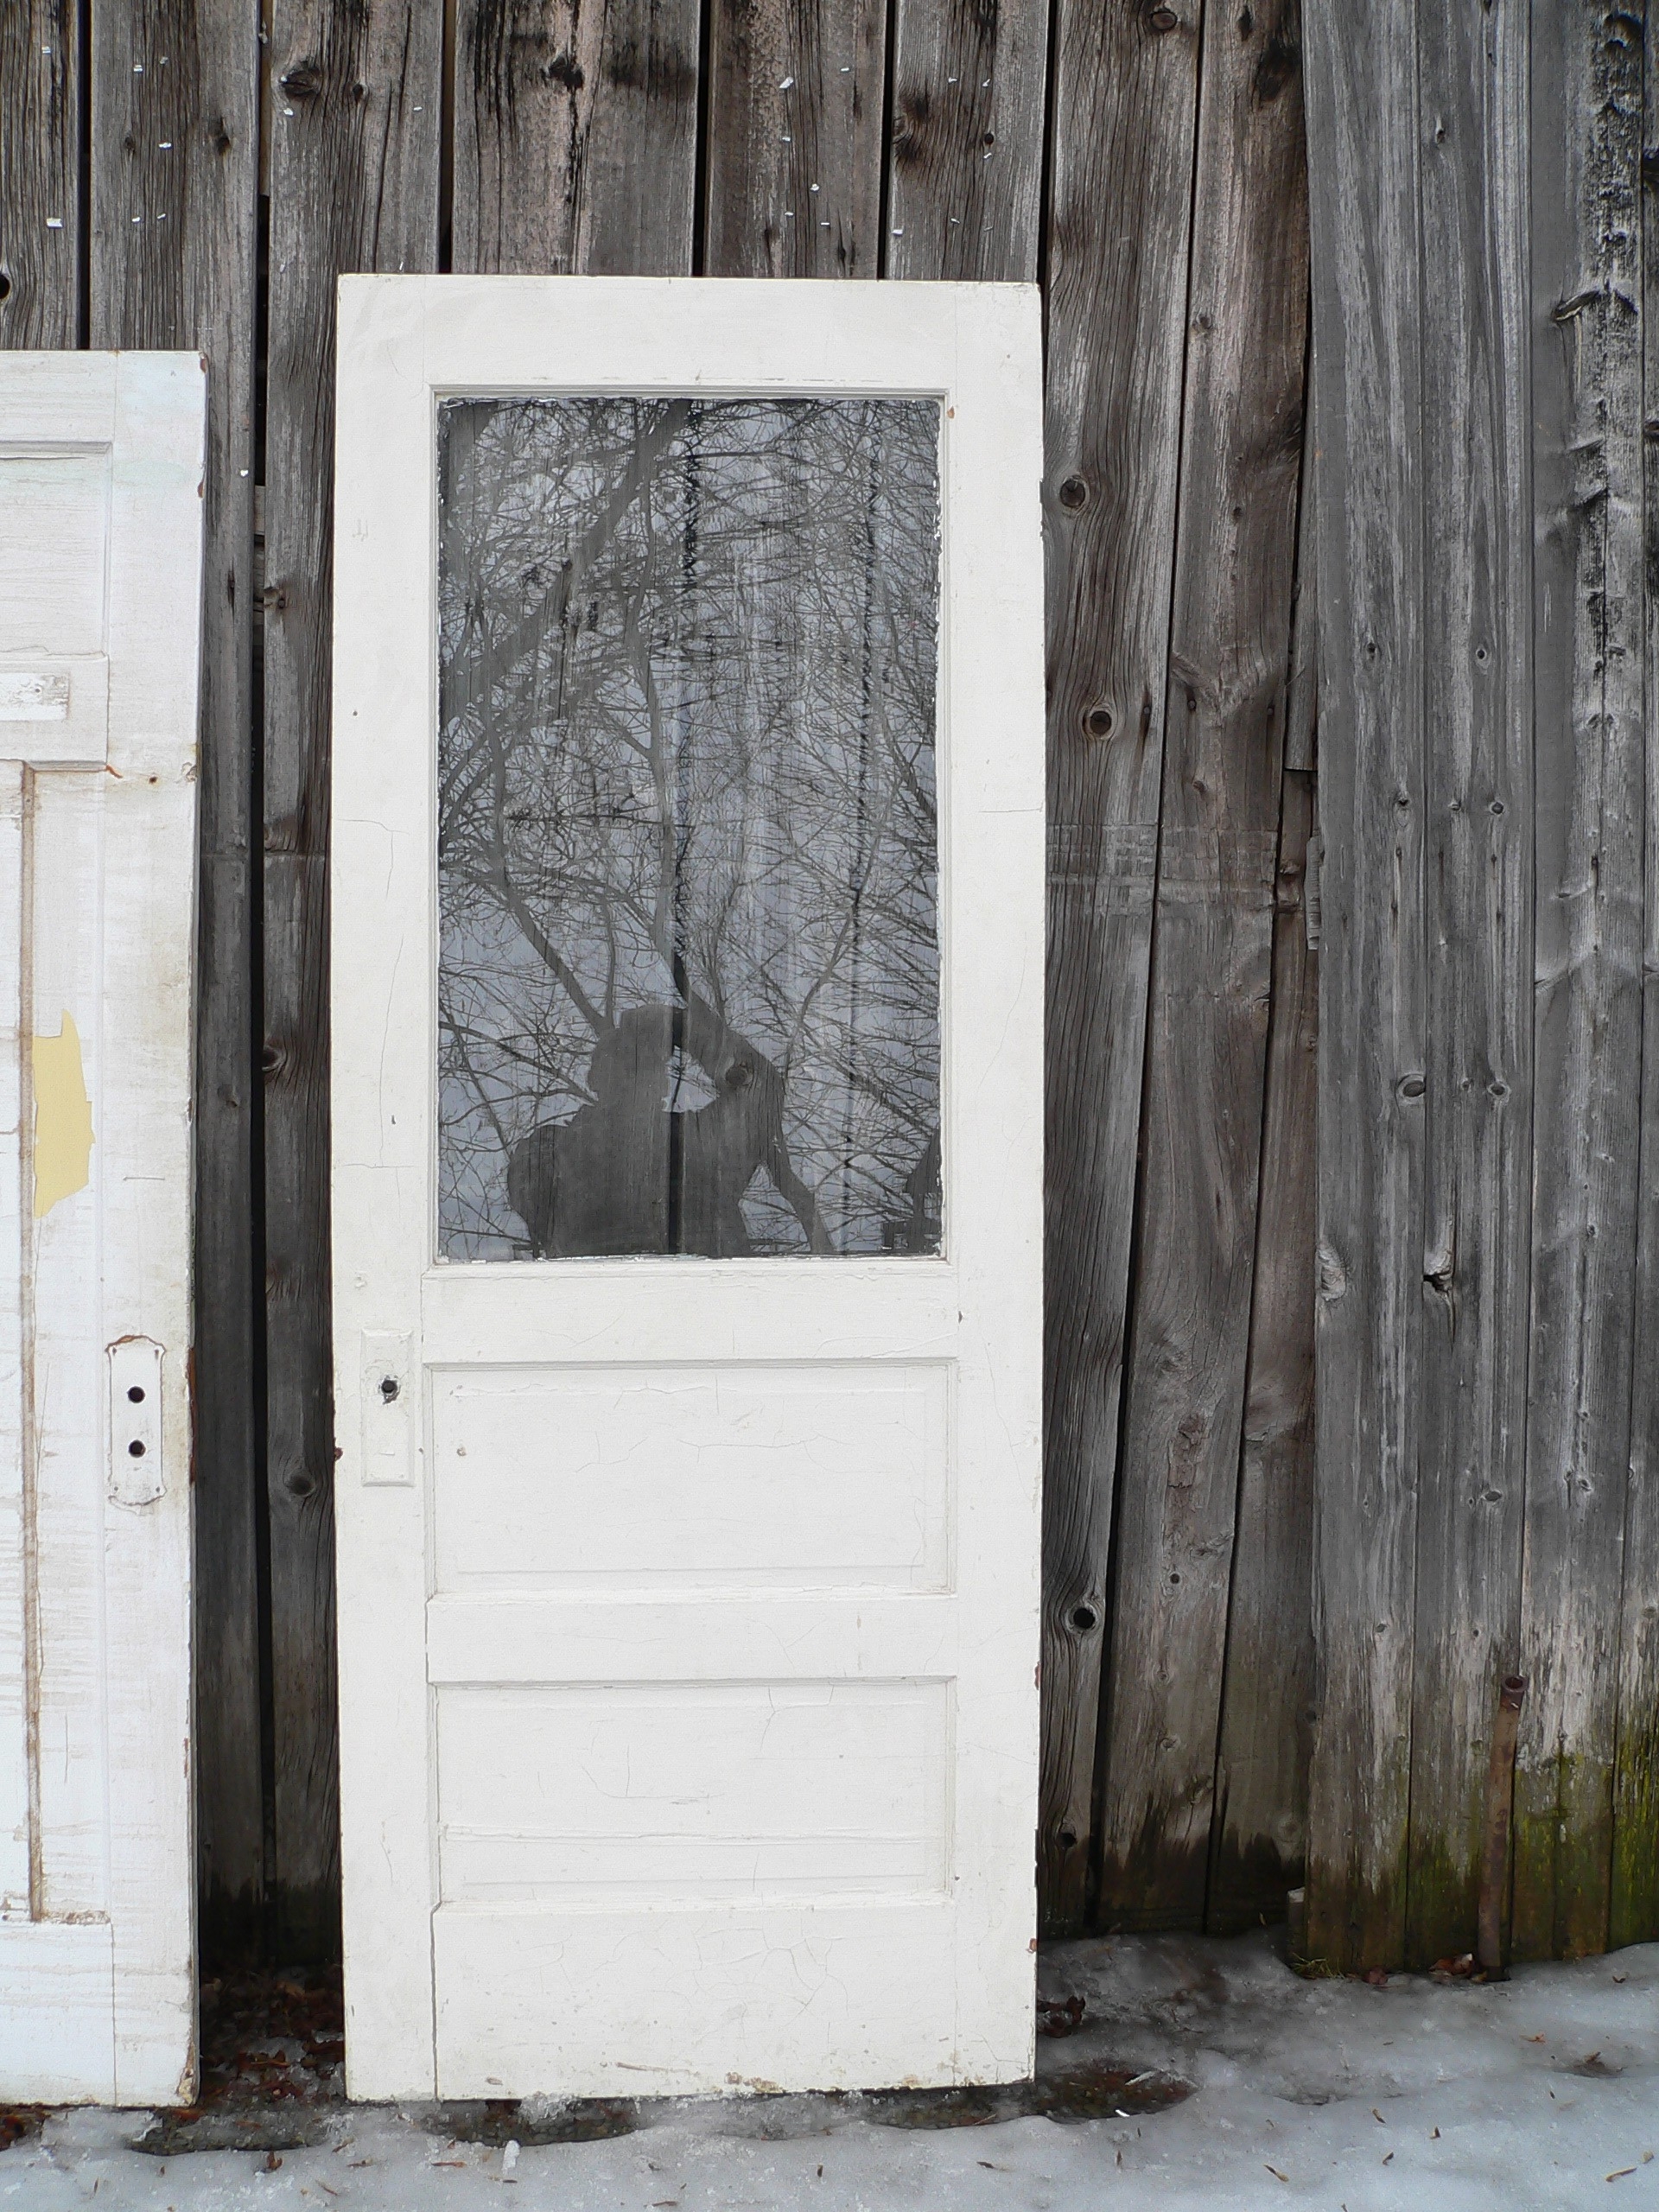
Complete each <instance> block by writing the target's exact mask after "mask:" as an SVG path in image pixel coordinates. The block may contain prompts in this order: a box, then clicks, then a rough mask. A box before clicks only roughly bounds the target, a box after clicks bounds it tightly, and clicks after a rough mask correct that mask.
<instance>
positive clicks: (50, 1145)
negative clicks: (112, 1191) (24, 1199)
mask: <svg viewBox="0 0 1659 2212" xmlns="http://www.w3.org/2000/svg"><path fill="white" fill-rule="evenodd" d="M34 1077H35V1220H36V1221H39V1220H41V1218H42V1217H44V1216H45V1215H47V1214H48V1213H50V1212H51V1211H52V1209H53V1207H54V1205H57V1203H58V1201H59V1199H60V1198H73V1195H74V1193H75V1192H77V1191H84V1190H85V1189H86V1184H87V1180H88V1178H89V1176H90V1173H91V1168H92V1100H91V1099H90V1098H89V1097H88V1096H87V1095H86V1069H85V1067H84V1066H83V1065H82V1062H81V1057H80V1032H79V1030H78V1029H77V1028H76V1027H75V1024H74V1017H73V1015H72V1014H70V1013H69V1012H68V1011H67V1008H66V1010H65V1013H64V1016H63V1022H62V1026H61V1027H60V1031H59V1033H58V1034H57V1035H56V1036H55V1037H36V1038H35V1053H34Z"/></svg>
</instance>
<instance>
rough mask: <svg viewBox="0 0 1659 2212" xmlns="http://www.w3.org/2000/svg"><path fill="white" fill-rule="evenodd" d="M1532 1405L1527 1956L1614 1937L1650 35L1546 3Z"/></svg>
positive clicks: (1521, 1839) (1616, 16)
mask: <svg viewBox="0 0 1659 2212" xmlns="http://www.w3.org/2000/svg"><path fill="white" fill-rule="evenodd" d="M1532 32H1533V55H1532V86H1533V97H1532V166H1531V177H1530V184H1531V200H1532V224H1531V254H1532V277H1533V284H1534V288H1535V290H1534V298H1533V313H1532V329H1533V362H1532V385H1533V404H1532V416H1533V420H1534V423H1535V484H1536V508H1537V524H1536V531H1535V543H1536V547H1537V582H1536V599H1535V605H1536V610H1537V613H1536V622H1537V627H1536V632H1535V652H1536V656H1537V697H1536V711H1537V726H1536V728H1537V753H1536V758H1537V822H1536V862H1535V865H1536V871H1537V874H1536V881H1537V937H1536V963H1537V968H1536V974H1537V983H1536V998H1535V1009H1536V1027H1535V1041H1534V1051H1535V1065H1536V1092H1535V1147H1534V1166H1533V1190H1534V1197H1533V1240H1532V1336H1531V1384H1530V1396H1531V1404H1530V1411H1529V1429H1528V1439H1527V1443H1528V1450H1527V1495H1526V1563H1525V1575H1524V1581H1523V1586H1522V1673H1523V1674H1525V1675H1528V1676H1529V1679H1530V1681H1531V1691H1530V1694H1529V1697H1528V1700H1527V1705H1526V1709H1525V1711H1524V1712H1523V1713H1522V1718H1521V1736H1520V1745H1519V1750H1518V1753H1517V1758H1516V1814H1515V1820H1516V1827H1515V1901H1514V1928H1515V1939H1514V1940H1515V1947H1516V1952H1517V1954H1518V1955H1520V1956H1522V1957H1524V1958H1538V1957H1549V1956H1552V1955H1567V1956H1573V1955H1576V1954H1578V1953H1580V1952H1585V1951H1595V1950H1599V1949H1601V1948H1603V1946H1604V1945H1605V1942H1606V1940H1607V1935H1608V1929H1609V1914H1610V1897H1611V1878H1612V1834H1611V1830H1612V1772H1613V1760H1614V1741H1615V1727H1616V1719H1617V1696H1618V1664H1617V1653H1616V1649H1615V1637H1616V1636H1617V1634H1618V1618H1619V1611H1618V1599H1617V1592H1618V1589H1619V1586H1620V1580H1621V1554H1622V1550H1623V1544H1624V1513H1625V1500H1626V1491H1627V1477H1628V1467H1629V1459H1630V1382H1631V1351H1632V1322H1633V1317H1634V1301H1635V1294H1636V1211H1637V1205H1636V1201H1637V1188H1636V1183H1637V1151H1638V1147H1637V1125H1638V1099H1639V1094H1640V1087H1641V1060H1642V1006H1641V964H1642V941H1643V940H1642V909H1643V827H1644V790H1643V784H1644V775H1643V689H1642V682H1643V644H1644V620H1643V599H1642V594H1643V545H1642V517H1641V500H1640V489H1641V480H1642V478H1641V471H1642V448H1641V438H1642V322H1643V318H1642V312H1641V303H1642V269H1641V230H1640V221H1641V207H1640V194H1639V185H1638V178H1639V172H1640V159H1641V147H1642V38H1641V26H1640V20H1639V18H1638V17H1637V16H1635V15H1633V14H1629V13H1610V14H1604V13H1603V11H1602V10H1599V9H1598V10H1590V9H1562V10H1559V11H1557V10H1554V9H1551V8H1548V7H1540V8H1538V9H1536V10H1535V11H1534V15H1533V22H1532Z"/></svg>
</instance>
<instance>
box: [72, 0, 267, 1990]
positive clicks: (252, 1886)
mask: <svg viewBox="0 0 1659 2212" xmlns="http://www.w3.org/2000/svg"><path fill="white" fill-rule="evenodd" d="M257 35H258V11H257V6H256V5H254V4H253V0H200V3H199V4H198V5H196V6H195V7H194V8H192V9H188V10H185V9H180V8H177V7H174V6H168V4H166V0H143V4H142V5H136V6H134V7H131V8H130V9H121V10H111V11H109V12H108V13H107V14H104V13H101V14H100V15H99V19H98V23H97V28H96V32H95V35H94V40H93V48H92V140H93V147H94V154H95V158H94V162H93V165H92V211H91V213H92V271H91V305H92V328H91V342H92V345H93V346H123V347H128V346H136V347H144V346H162V347H186V348H188V347H194V348H196V349H197V350H199V351H200V353H202V354H203V356H204V357H205V358H206V359H207V364H208V384H207V409H208V415H207V470H206V474H205V477H204V493H205V511H204V530H205V549H204V550H205V559H204V566H203V580H204V590H203V609H202V652H201V694H200V699H201V720H200V741H201V758H200V778H201V781H200V800H199V806H200V811H199V829H200V886H199V888H200V905H199V907H198V912H197V957H198V963H199V964H198V979H197V997H196V1064H195V1205H196V1237H195V1283H196V1320H195V1388H194V1413H195V1547H196V1576H195V1593H196V1594H195V1653H196V1658H195V1663H196V1668H197V1671H198V1679H199V1681H200V1683H201V1684H202V1686H203V1688H202V1694H200V1696H199V1697H198V1700H197V1706H196V1726H197V1753H196V1758H197V1822H198V1859H199V1866H200V1892H201V1914H202V1942H203V1948H204V1954H205V1955H206V1956H207V1959H208V1961H210V1963H217V1962H219V1961H221V1960H224V1959H227V1958H231V1957H234V1956H237V1955H241V1954H243V1953H245V1951H247V1950H248V1949H249V1948H250V1947H251V1946H252V1945H253V1944H254V1943H256V1942H257V1935H258V1930H259V1923H260V1913H261V1909H262V1904H263V1898H264V1874H265V1868H264V1785H263V1779H262V1770H261V1763H260V1740H261V1738H260V1684H259V1655H258V1637H257V1622H258V1608H259V1603H260V1592H259V1572H258V1551H259V1538H258V1529H257V1522H258V1518H259V1515H260V1512H261V1501H260V1497H259V1494H258V1484H257V1463H256V1449H255V1428H254V1421H255V1388H256V1386H255V1373H256V1369H255V1358H254V1349H255V1347H254V1316H255V1301H256V1285H255V1281H254V1261H253V1230H254V1214H255V1204H256V1201H255V1193H254V1185H253V1158H252V1134H251V1125H252V1120H253V1105H254V1082H255V1070H254V1052H255V1046H254V1039H253V1030H252V1007H253V966H252V960H253V952H252V942H251V938H252V931H251V900H252V897H253V894H254V887H255V885H256V882H257V877H256V874H255V872H254V869H253V866H252V861H251V854H250V849H249V846H250V836H251V818H252V746H251V739H252V711H253V710H252V694H251V677H250V640H251V625H252V615H253V576H252V552H253V547H252V527H253V524H252V513H253V486H252V464H253V376H254V283H255V267H254V264H255V252H256V206H257V200H256V195H257V160H258V133H257V98H258V89H257Z"/></svg>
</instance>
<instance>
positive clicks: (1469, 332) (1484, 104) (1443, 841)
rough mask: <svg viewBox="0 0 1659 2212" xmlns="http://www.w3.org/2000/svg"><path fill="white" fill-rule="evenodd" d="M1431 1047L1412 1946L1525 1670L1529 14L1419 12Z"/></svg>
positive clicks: (1474, 1810)
mask: <svg viewBox="0 0 1659 2212" xmlns="http://www.w3.org/2000/svg"><path fill="white" fill-rule="evenodd" d="M1420 22H1421V31H1420V34H1419V36H1420V47H1419V66H1420V68H1421V95H1420V105H1421V116H1422V128H1421V134H1420V138H1419V143H1420V145H1421V194H1422V222H1423V232H1422V236H1423V249H1422V250H1423V257H1424V265H1425V269H1426V270H1433V271H1434V272H1436V280H1435V281H1434V282H1433V283H1425V285H1424V287H1423V295H1422V302H1423V326H1422V334H1421V347H1422V361H1423V415H1422V439H1423V475H1424V480H1425V483H1426V485H1427V486H1433V496H1432V498H1430V499H1428V500H1427V505H1426V514H1427V531H1426V537H1425V563H1424V594H1423V596H1424V648H1423V649H1424V665H1425V670H1426V671H1427V698H1428V700H1429V701H1430V702H1432V706H1431V710H1430V711H1429V712H1428V713H1427V715H1426V719H1425V729H1426V744H1427V759H1426V768H1425V774H1426V779H1427V791H1428V803H1427V808H1426V811H1425V831H1424V835H1425V865H1424V893H1425V897H1426V899H1427V915H1426V920H1427V935H1428V946H1429V966H1428V1023H1429V1040H1430V1041H1429V1051H1428V1061H1427V1077H1428V1095H1427V1134H1428V1142H1427V1179H1426V1185H1425V1192H1424V1202H1425V1206H1426V1217H1425V1225H1424V1230H1423V1259H1422V1277H1423V1282H1422V1292H1421V1296H1422V1303H1423V1312H1424V1319H1423V1366H1422V1378H1423V1380H1422V1421H1421V1460H1420V1466H1419V1472H1418V1507H1417V1586H1416V1593H1415V1602H1416V1609H1417V1611H1416V1639H1415V1640H1416V1650H1417V1668H1416V1675H1415V1681H1414V1688H1413V1700H1412V1716H1411V1843H1410V1866H1409V1871H1408V1912H1407V1925H1406V1938H1405V1951H1404V1956H1405V1958H1406V1959H1407V1960H1408V1961H1409V1962H1410V1963H1412V1964H1414V1965H1416V1966H1432V1965H1433V1962H1434V1961H1435V1960H1436V1959H1439V1958H1446V1957H1456V1956H1458V1955H1460V1954H1462V1953H1464V1952H1465V1951H1472V1950H1473V1949H1474V1948H1475V1939H1476V1898H1477V1889H1478V1878H1479V1872H1480V1857H1481V1839H1482V1833H1483V1827H1484V1799H1485V1787H1486V1770H1487V1764H1488V1753H1489V1746H1490V1742H1491V1732H1492V1726H1493V1723H1494V1721H1495V1719H1496V1717H1497V1699H1498V1689H1499V1685H1500V1684H1501V1682H1502V1681H1503V1677H1504V1676H1505V1675H1509V1674H1512V1673H1513V1672H1514V1671H1515V1669H1516V1661H1517V1656H1518V1649H1517V1637H1518V1631H1519V1625H1520V1623H1519V1611H1520V1575H1521V1527H1522V1507H1523V1503H1524V1491H1525V1452H1526V1395H1527V1338H1526V1315H1527V1277H1528V1244H1529V1232H1528V1198H1529V1182H1530V1178H1531V1173H1532V1160H1531V1093H1532V1083H1531V1034H1530V1029H1531V1024H1530V1009H1529V996H1530V994H1529V988H1528V985H1529V977H1530V972H1531V957H1532V898H1531V892H1532V717H1531V684H1532V637H1531V602H1532V567H1531V563H1532V507H1531V496H1530V495H1531V443H1530V424H1529V410H1528V355H1529V342H1530V334H1529V328H1528V297H1527V293H1528V284H1527V225H1526V209H1527V175H1526V149H1527V92H1528V72H1527V60H1528V37H1527V23H1526V19H1525V16H1524V15H1523V14H1522V12H1521V11H1519V10H1503V11H1500V12H1498V13H1496V14H1494V15H1492V16H1491V17H1482V16H1475V15H1471V14H1469V13H1467V12H1466V11H1456V10H1453V11H1450V12H1446V11H1440V10H1433V9H1427V10H1423V11H1422V12H1421V16H1420Z"/></svg>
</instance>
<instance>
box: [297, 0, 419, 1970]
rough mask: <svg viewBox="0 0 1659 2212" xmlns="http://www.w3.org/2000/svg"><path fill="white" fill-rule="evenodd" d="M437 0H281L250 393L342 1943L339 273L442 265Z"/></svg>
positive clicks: (305, 1446) (316, 1696)
mask: <svg viewBox="0 0 1659 2212" xmlns="http://www.w3.org/2000/svg"><path fill="white" fill-rule="evenodd" d="M442 27H443V19H442V10H439V9H437V8H434V7H430V6H428V5H426V4H423V0H362V4H359V5H357V6H354V7H353V8H351V9H349V10H347V9H339V8H335V7H333V6H331V5H328V4H327V0H277V6H276V7H275V9H274V10H273V16H272V22H271V34H270V62H269V67H270V106H269V127H270V150H269V162H268V173H269V177H270V306H269V317H270V338H269V353H268V370H267V375H268V384H267V396H266V413H265V593H264V616H265V633H264V836H265V866H264V899H265V907H264V948H265V960H264V992H265V1003H264V1063H265V1067H266V1071H267V1076H266V1089H265V1177H264V1184H265V1236H266V1245H265V1249H266V1323H265V1327H266V1353H267V1359H268V1363H269V1381H268V1387H267V1421H268V1433H267V1465H268V1490H269V1497H270V1589H271V1595H270V1645H271V1670H272V1696H273V1707H274V1722H273V1726H274V1732H275V1740H274V1744H273V1746H272V1754H273V1762H274V1767H275V1792H276V1798H275V1807H274V1822H275V1846H274V1849H275V1868H274V1872H275V1878H276V1881H277V1885H278V1894H279V1900H280V1920H279V1923H278V1928H277V1934H276V1942H277V1948H278V1949H279V1951H280V1953H281V1955H283V1956H284V1957H288V1958H296V1959H300V1958H306V1957H332V1956H334V1955H337V1947H338V1944H339V1941H340V1936H339V1909H340V1907H339V1880H340V1835H339V1826H340V1821H339V1804H338V1791H339V1785H338V1773H337V1765H336V1757H335V1736H336V1722H335V1700H334V1505H333V1495H334V1493H333V1478H334V1459H333V1449H334V1431H333V1418H332V1408H331V1389H332V1383H331V1360H330V1353H329V1318H328V1317H329V1243H328V1092H327V1080H328V1034H327V971H326V968H325V965H324V963H325V961H326V957H327V952H326V939H327V835H328V722H329V712H330V708H329V649H330V636H329V632H330V623H331V620H332V603H331V596H330V588H329V579H330V575H331V570H332V556H331V543H332V528H333V498H334V291H335V279H336V277H338V276H339V275H340V274H341V273H342V272H344V271H347V270H382V271H387V270H430V269H432V268H434V267H435V265H436V260H437V251H438V180H439V148H440V129H439V126H440V118H441V115H442Z"/></svg>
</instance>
